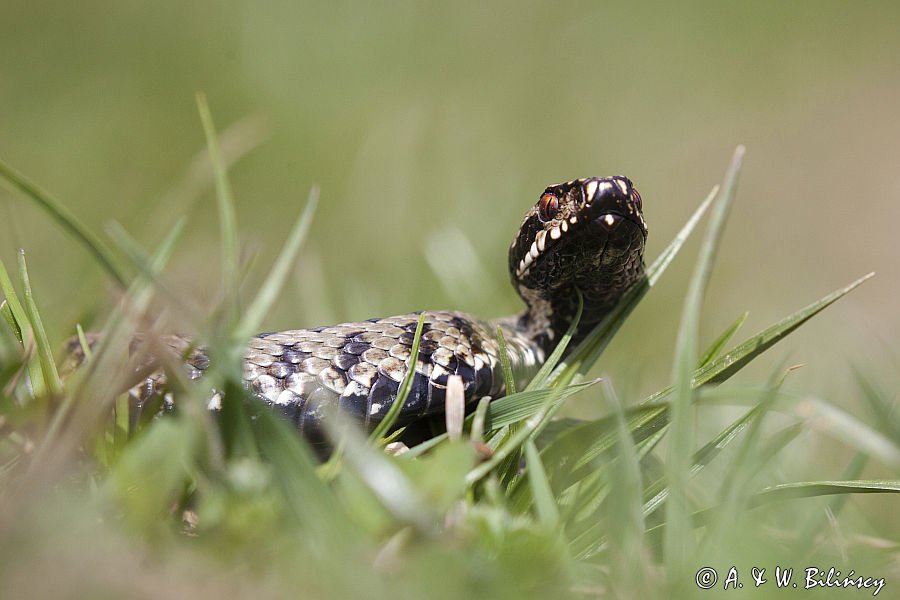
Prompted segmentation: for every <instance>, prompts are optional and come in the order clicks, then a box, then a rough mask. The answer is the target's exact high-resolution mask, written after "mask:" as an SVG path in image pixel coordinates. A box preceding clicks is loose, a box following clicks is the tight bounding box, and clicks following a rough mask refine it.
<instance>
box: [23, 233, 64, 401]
mask: <svg viewBox="0 0 900 600" xmlns="http://www.w3.org/2000/svg"><path fill="white" fill-rule="evenodd" d="M19 274H20V275H21V277H22V290H23V292H24V297H25V310H26V311H27V312H28V322H29V323H30V324H31V329H32V331H34V343H35V346H37V354H38V359H39V360H40V364H41V372H42V373H43V375H44V383H46V384H47V388H48V390H49V391H50V393H51V394H53V395H54V396H58V395H59V394H60V393H62V382H60V380H59V372H58V371H57V370H56V362H55V361H54V360H53V350H52V349H51V348H50V341H49V340H48V339H47V331H46V330H45V329H44V322H43V321H42V320H41V315H40V312H39V311H38V308H37V303H36V302H35V301H34V293H33V292H32V291H31V280H30V279H29V278H28V266H27V265H26V264H25V251H24V250H19Z"/></svg>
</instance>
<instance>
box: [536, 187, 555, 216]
mask: <svg viewBox="0 0 900 600" xmlns="http://www.w3.org/2000/svg"><path fill="white" fill-rule="evenodd" d="M538 211H539V213H540V217H541V221H550V220H552V219H553V217H555V216H556V213H557V212H559V199H558V198H557V197H556V196H554V195H553V194H544V195H543V196H541V201H540V202H539V203H538Z"/></svg>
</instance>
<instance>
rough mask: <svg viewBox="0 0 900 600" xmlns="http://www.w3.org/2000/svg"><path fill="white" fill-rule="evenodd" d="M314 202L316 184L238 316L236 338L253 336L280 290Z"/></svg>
mask: <svg viewBox="0 0 900 600" xmlns="http://www.w3.org/2000/svg"><path fill="white" fill-rule="evenodd" d="M318 205H319V188H318V186H315V187H313V188H312V189H311V190H310V191H309V196H308V198H307V200H306V207H305V208H304V209H303V212H302V213H301V214H300V216H299V217H298V219H297V221H296V222H295V223H294V227H293V228H292V229H291V233H290V234H289V235H288V239H287V241H286V242H285V243H284V247H283V248H282V249H281V253H280V254H279V255H278V259H277V260H276V261H275V264H274V265H272V268H271V269H270V270H269V275H268V276H267V277H266V280H265V282H263V284H262V287H260V288H259V292H258V293H257V294H256V297H255V298H254V299H253V302H252V303H251V304H250V306H249V307H247V312H246V313H245V314H244V316H243V318H242V319H241V321H240V324H239V325H238V327H237V331H236V333H235V337H236V338H237V339H239V340H244V339H246V338H249V337H250V336H251V335H253V334H254V333H255V332H256V331H258V330H259V327H260V325H261V324H262V321H263V319H264V318H265V316H266V315H267V314H269V310H270V309H271V308H272V305H273V304H274V303H275V300H276V299H277V298H278V295H279V294H280V293H281V290H282V288H283V287H284V283H285V281H287V277H288V274H289V273H290V271H291V267H293V266H294V264H295V263H296V261H297V255H298V254H299V252H300V247H301V246H302V245H303V242H304V241H305V240H306V236H307V234H308V233H309V228H310V226H311V225H312V220H313V216H314V215H315V213H316V207H317V206H318Z"/></svg>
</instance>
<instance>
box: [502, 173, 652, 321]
mask: <svg viewBox="0 0 900 600" xmlns="http://www.w3.org/2000/svg"><path fill="white" fill-rule="evenodd" d="M642 208H643V207H642V204H641V196H640V194H639V193H638V191H637V190H636V189H635V188H634V185H632V183H631V180H629V179H628V178H627V177H623V176H620V175H617V176H613V177H591V178H586V179H576V180H574V181H568V182H566V183H560V184H557V185H552V186H550V187H548V188H547V189H545V190H544V192H543V193H542V194H541V197H540V199H539V200H538V202H537V203H536V204H535V205H534V206H533V207H532V208H531V209H530V210H529V211H528V213H527V214H526V215H525V219H524V221H523V222H522V226H521V227H520V229H519V234H518V235H517V236H516V239H515V240H513V243H512V246H511V247H510V250H509V270H510V275H511V276H512V280H513V283H514V284H515V285H516V288H517V289H518V291H519V294H520V295H521V296H522V298H523V299H524V300H525V301H526V303H528V305H529V308H530V312H531V313H533V314H536V313H537V312H545V313H548V314H551V315H552V316H553V317H554V319H553V320H559V319H560V318H562V319H563V320H565V319H566V318H571V316H572V314H574V310H575V308H574V307H575V306H577V295H576V294H575V293H574V289H575V288H577V289H579V290H580V291H581V292H582V295H583V297H584V302H585V315H584V316H583V317H582V319H583V320H584V318H585V317H588V319H589V320H590V316H591V313H594V314H595V315H598V314H600V313H602V311H604V310H608V309H609V308H610V306H611V304H614V303H615V301H616V300H617V299H618V298H619V297H620V296H621V295H622V294H623V293H624V291H625V290H626V289H627V288H628V287H629V286H630V285H631V284H632V283H634V281H636V280H637V279H638V278H639V277H640V276H641V273H642V272H643V252H644V242H645V240H646V238H647V225H646V223H645V222H644V216H643V211H642ZM547 302H549V304H550V309H551V310H550V311H547V310H546V303H547ZM537 303H542V304H544V307H543V308H542V310H541V311H538V310H536V306H535V305H536V304H537Z"/></svg>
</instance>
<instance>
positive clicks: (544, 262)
mask: <svg viewBox="0 0 900 600" xmlns="http://www.w3.org/2000/svg"><path fill="white" fill-rule="evenodd" d="M646 237H647V226H646V223H645V222H644V217H643V212H642V205H641V197H640V194H639V193H638V192H637V190H636V189H635V188H634V186H633V185H632V183H631V181H630V180H629V179H628V178H626V177H622V176H613V177H603V178H585V179H576V180H573V181H568V182H565V183H561V184H557V185H551V186H549V187H547V188H546V189H545V190H544V192H543V193H542V194H541V196H540V198H539V200H538V201H537V203H536V204H535V205H534V206H532V207H531V208H530V209H529V210H528V212H527V213H526V214H525V217H524V219H523V221H522V224H521V226H520V227H519V230H518V233H517V234H516V236H515V238H514V240H513V242H512V245H511V246H510V249H509V271H510V276H511V278H512V283H513V285H514V286H515V288H516V290H517V291H518V293H519V295H520V296H521V297H522V299H523V300H524V301H525V304H526V306H527V308H526V309H525V311H524V312H522V313H521V314H518V315H513V316H509V317H504V318H500V319H495V320H490V321H489V320H481V319H478V318H476V317H473V316H470V315H467V314H465V313H460V312H451V311H441V310H435V311H425V318H424V327H423V333H422V337H421V341H420V346H419V352H418V356H417V357H416V359H415V375H414V378H413V381H412V386H411V390H410V393H409V396H408V397H407V399H406V401H405V403H404V404H403V406H402V409H401V410H400V414H399V418H398V420H397V425H398V426H402V425H412V424H415V423H416V422H420V421H423V420H426V419H428V418H430V417H434V416H439V415H441V414H442V413H443V412H444V406H445V395H446V388H447V379H448V377H450V376H451V375H458V376H460V377H461V379H462V382H463V387H464V396H465V404H466V407H467V409H470V408H472V407H473V405H474V404H475V403H477V402H478V400H479V399H480V398H483V397H485V396H490V397H491V398H498V397H501V396H503V394H504V391H505V390H504V378H503V374H502V368H501V363H500V356H499V352H500V351H499V347H498V341H497V334H496V331H497V327H498V326H499V327H500V328H501V329H502V331H503V337H504V339H505V341H506V345H507V353H508V355H509V358H510V362H511V364H512V366H513V371H514V373H515V377H516V379H517V380H518V381H519V382H520V383H524V382H526V381H527V380H528V379H530V378H531V377H532V376H533V375H534V374H535V373H536V372H537V370H538V369H539V368H540V366H541V365H542V364H543V362H544V360H545V358H546V357H547V356H548V355H549V353H550V352H552V350H553V348H554V347H555V345H556V343H557V342H558V341H559V339H560V337H561V336H562V335H563V333H564V332H565V331H566V330H567V329H568V328H569V325H570V323H571V321H572V319H573V318H574V316H575V313H576V311H577V307H578V293H577V292H576V290H578V291H580V292H581V295H582V298H583V310H582V317H581V319H580V321H579V323H578V326H577V329H576V332H575V336H574V340H573V343H572V344H571V345H570V347H574V344H575V343H577V342H578V341H579V340H580V339H581V338H583V337H584V336H585V335H586V334H587V332H588V331H590V329H591V328H592V327H593V326H594V325H596V324H597V323H598V322H599V321H600V320H601V319H602V318H603V317H604V315H605V314H606V313H607V312H608V311H609V310H610V309H611V308H612V307H613V306H614V305H615V304H616V302H617V301H618V300H619V298H621V296H622V295H623V294H624V293H625V291H626V290H627V289H628V288H629V287H630V286H631V285H632V284H634V283H635V282H636V281H637V280H638V279H639V278H640V277H642V275H643V269H644V263H643V252H644V243H645V240H646ZM419 314H420V313H411V314H407V315H401V316H395V317H387V318H383V319H371V320H368V321H362V322H359V323H342V324H340V325H333V326H329V327H316V328H312V329H296V330H287V331H278V332H274V333H263V334H259V335H257V336H255V337H253V338H252V339H251V340H250V341H249V342H248V345H247V348H246V351H245V354H244V361H243V379H244V386H245V387H246V389H247V390H248V391H249V393H250V394H251V395H252V396H253V397H254V398H256V399H258V400H259V401H261V402H262V403H264V404H266V405H269V406H272V407H273V408H276V409H277V410H279V411H280V412H282V413H283V414H284V415H285V416H286V418H288V419H289V420H291V421H292V422H293V423H294V424H295V425H296V427H297V428H298V429H299V430H300V431H301V432H303V433H305V434H307V436H311V437H317V436H318V432H320V431H321V422H322V419H323V418H324V417H325V415H326V414H328V412H329V411H330V410H332V409H333V407H335V406H338V407H340V408H341V409H342V410H344V411H345V412H346V413H347V414H349V415H351V416H353V417H355V418H357V419H359V420H360V421H361V422H362V423H363V424H364V425H365V426H366V427H367V428H369V429H371V428H372V427H374V426H375V424H377V423H378V422H379V421H381V420H382V419H383V418H384V416H385V415H386V414H387V411H388V410H389V409H390V407H391V405H392V404H393V403H394V401H395V400H396V397H397V392H398V388H399V385H400V382H401V381H402V380H403V378H404V376H405V375H406V373H407V370H408V369H409V368H410V366H411V363H412V360H411V357H410V354H411V347H412V344H413V339H414V332H415V329H416V325H417V321H418V319H419ZM162 341H163V342H164V343H165V344H166V345H168V346H170V347H171V348H172V349H173V350H174V351H175V352H176V353H178V354H179V356H181V357H182V358H184V359H185V364H186V367H187V368H188V371H189V376H190V377H191V378H192V379H195V378H197V377H200V376H201V375H202V373H203V371H204V370H206V368H207V367H208V365H209V358H208V357H207V355H206V351H205V350H204V349H203V348H198V349H194V348H192V347H191V343H190V341H189V340H187V339H185V338H181V337H179V336H165V337H164V338H163V339H162ZM165 383H166V376H165V374H164V373H163V372H162V371H161V370H157V371H156V372H154V373H152V374H150V375H149V376H147V377H146V378H145V379H144V380H143V381H142V383H141V384H140V385H137V386H135V387H134V388H132V390H131V398H132V403H133V404H137V406H138V407H139V408H142V407H143V406H145V405H146V404H147V403H148V402H149V399H151V398H154V397H157V398H158V397H159V395H160V394H164V396H165V398H166V403H171V395H169V394H165ZM217 401H218V399H217V398H214V399H213V401H211V408H216V406H214V405H215V403H216V402H217Z"/></svg>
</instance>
